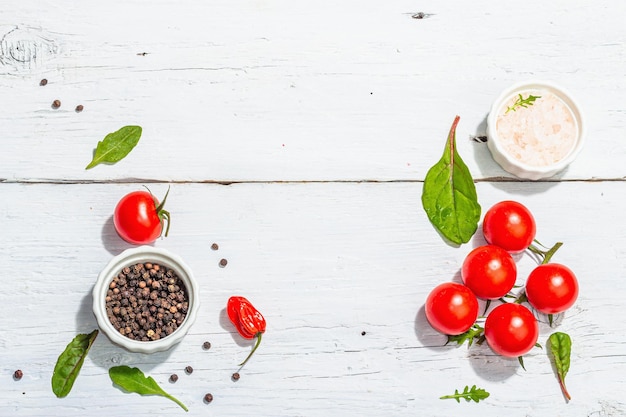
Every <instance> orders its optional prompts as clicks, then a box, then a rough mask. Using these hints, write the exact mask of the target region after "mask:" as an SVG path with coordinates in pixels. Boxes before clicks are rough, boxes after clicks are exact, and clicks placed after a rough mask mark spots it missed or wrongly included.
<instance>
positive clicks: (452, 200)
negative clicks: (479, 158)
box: [422, 116, 481, 244]
mask: <svg viewBox="0 0 626 417" xmlns="http://www.w3.org/2000/svg"><path fill="white" fill-rule="evenodd" d="M458 123H459V116H456V118H455V119H454V122H453V123H452V127H451V128H450V133H449V134H448V140H447V141H446V147H445V150H444V152H443V156H442V157H441V159H440V160H439V161H438V162H437V163H436V164H435V165H433V166H432V167H431V168H430V170H428V173H427V174H426V178H425V179H424V188H423V191H422V205H423V207H424V210H425V211H426V214H427V215H428V219H429V220H430V222H431V223H432V224H433V226H435V227H436V228H437V230H439V232H440V233H441V234H442V235H443V236H444V237H445V238H446V239H448V240H449V241H451V242H453V243H456V244H461V243H467V242H468V241H469V240H470V238H471V237H472V236H473V235H474V233H475V232H476V229H477V228H478V221H479V220H480V210H481V208H480V205H479V204H478V197H477V195H476V186H475V185H474V180H473V179H472V175H471V173H470V171H469V169H468V168H467V166H466V165H465V163H464V162H463V160H462V159H461V157H460V156H459V153H458V152H457V150H456V126H457V124H458Z"/></svg>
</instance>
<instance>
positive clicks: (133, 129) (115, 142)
mask: <svg viewBox="0 0 626 417" xmlns="http://www.w3.org/2000/svg"><path fill="white" fill-rule="evenodd" d="M140 137H141V126H124V127H123V128H121V129H119V130H117V131H115V132H113V133H109V134H108V135H106V136H105V137H104V139H103V140H101V141H100V142H98V146H97V147H96V151H95V152H94V156H93V159H92V161H91V162H90V163H89V165H87V166H86V167H85V169H91V168H93V167H95V166H96V165H98V164H101V163H103V162H106V163H111V164H112V163H115V162H117V161H120V160H122V159H123V158H124V157H125V156H126V155H128V154H129V153H130V151H132V150H133V148H134V147H135V146H136V145H137V142H139V138H140Z"/></svg>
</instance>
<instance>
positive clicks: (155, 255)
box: [93, 246, 200, 353]
mask: <svg viewBox="0 0 626 417" xmlns="http://www.w3.org/2000/svg"><path fill="white" fill-rule="evenodd" d="M146 262H151V263H155V264H159V265H162V266H164V267H166V268H170V269H172V270H173V271H174V272H176V274H177V275H178V277H179V278H180V279H181V280H182V281H183V283H184V284H185V288H186V290H187V298H188V303H189V308H188V310H187V314H186V316H185V319H184V321H183V322H182V324H181V325H180V326H179V327H178V328H177V329H176V330H175V331H174V332H173V333H172V334H170V335H169V336H166V337H164V338H162V339H159V340H154V341H148V342H144V341H139V340H133V339H129V338H128V337H126V336H124V335H122V334H120V333H119V332H118V331H117V330H116V329H115V327H113V324H112V323H111V321H110V320H109V318H108V315H107V312H106V300H105V297H106V294H107V290H108V289H109V285H110V283H111V281H112V280H113V278H114V277H115V276H116V275H117V274H119V273H120V271H122V269H124V268H125V267H127V266H132V265H135V264H137V263H146ZM198 293H199V292H198V285H197V283H196V280H195V279H194V277H193V274H192V272H191V269H190V268H189V267H188V266H187V264H185V262H183V260H182V259H181V258H180V257H178V256H177V255H174V254H173V253H171V252H169V251H167V250H165V249H159V248H154V247H151V246H139V247H136V248H132V249H127V250H125V251H124V252H122V253H121V254H119V255H117V256H115V257H114V258H113V259H111V261H110V262H109V263H108V264H107V265H106V267H105V268H104V269H103V270H102V271H101V272H100V274H99V275H98V279H97V280H96V284H95V286H94V288H93V312H94V315H95V316H96V320H97V321H98V326H99V327H100V329H101V330H102V331H103V332H104V333H105V334H106V335H107V336H108V337H109V339H110V340H111V341H112V342H113V343H115V344H117V345H119V346H122V347H124V348H126V349H128V350H129V351H132V352H141V353H154V352H160V351H164V350H167V349H169V348H171V347H172V346H173V345H175V344H177V343H178V342H180V341H181V340H182V339H183V337H185V335H186V334H187V332H188V331H189V329H190V327H191V326H192V324H193V323H194V321H195V319H196V315H197V313H198V308H199V306H200V303H199V300H198Z"/></svg>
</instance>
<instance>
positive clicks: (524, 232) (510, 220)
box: [483, 200, 537, 253]
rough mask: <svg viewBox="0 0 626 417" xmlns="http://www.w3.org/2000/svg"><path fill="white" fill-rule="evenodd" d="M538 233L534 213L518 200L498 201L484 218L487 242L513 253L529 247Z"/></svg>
mask: <svg viewBox="0 0 626 417" xmlns="http://www.w3.org/2000/svg"><path fill="white" fill-rule="evenodd" d="M536 233H537V226H536V224H535V219H534V217H533V215H532V214H531V213H530V210H528V209H527V208H526V207H525V206H524V205H522V204H520V203H518V202H517V201H508V200H507V201H501V202H499V203H496V204H495V205H493V206H492V207H491V208H490V209H489V210H487V212H486V213H485V217H484V218H483V235H484V236H485V239H486V240H487V242H488V243H490V244H492V245H496V246H500V247H501V248H503V249H505V250H507V251H509V252H512V253H517V252H522V251H524V250H525V249H526V248H528V247H529V246H530V244H531V243H532V242H533V240H534V239H535V234H536Z"/></svg>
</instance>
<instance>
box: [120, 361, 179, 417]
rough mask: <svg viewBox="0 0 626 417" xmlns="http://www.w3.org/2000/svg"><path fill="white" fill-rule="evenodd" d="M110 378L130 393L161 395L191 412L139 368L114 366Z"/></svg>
mask: <svg viewBox="0 0 626 417" xmlns="http://www.w3.org/2000/svg"><path fill="white" fill-rule="evenodd" d="M109 377H111V381H113V383H115V384H116V385H117V386H119V387H121V388H123V389H125V390H126V391H128V392H134V393H136V394H139V395H159V396H161V397H165V398H168V399H170V400H172V401H174V402H175V403H176V404H178V405H179V406H180V407H181V408H182V409H183V410H185V411H189V410H188V409H187V407H186V406H185V404H183V403H182V402H180V401H178V400H177V399H176V398H174V397H172V396H171V395H170V394H168V393H167V392H165V391H163V389H162V388H161V387H160V386H159V384H157V383H156V381H155V380H154V379H153V378H152V377H151V376H148V377H146V376H145V375H144V374H143V372H141V370H140V369H139V368H130V367H128V366H126V365H121V366H114V367H112V368H111V369H109Z"/></svg>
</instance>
